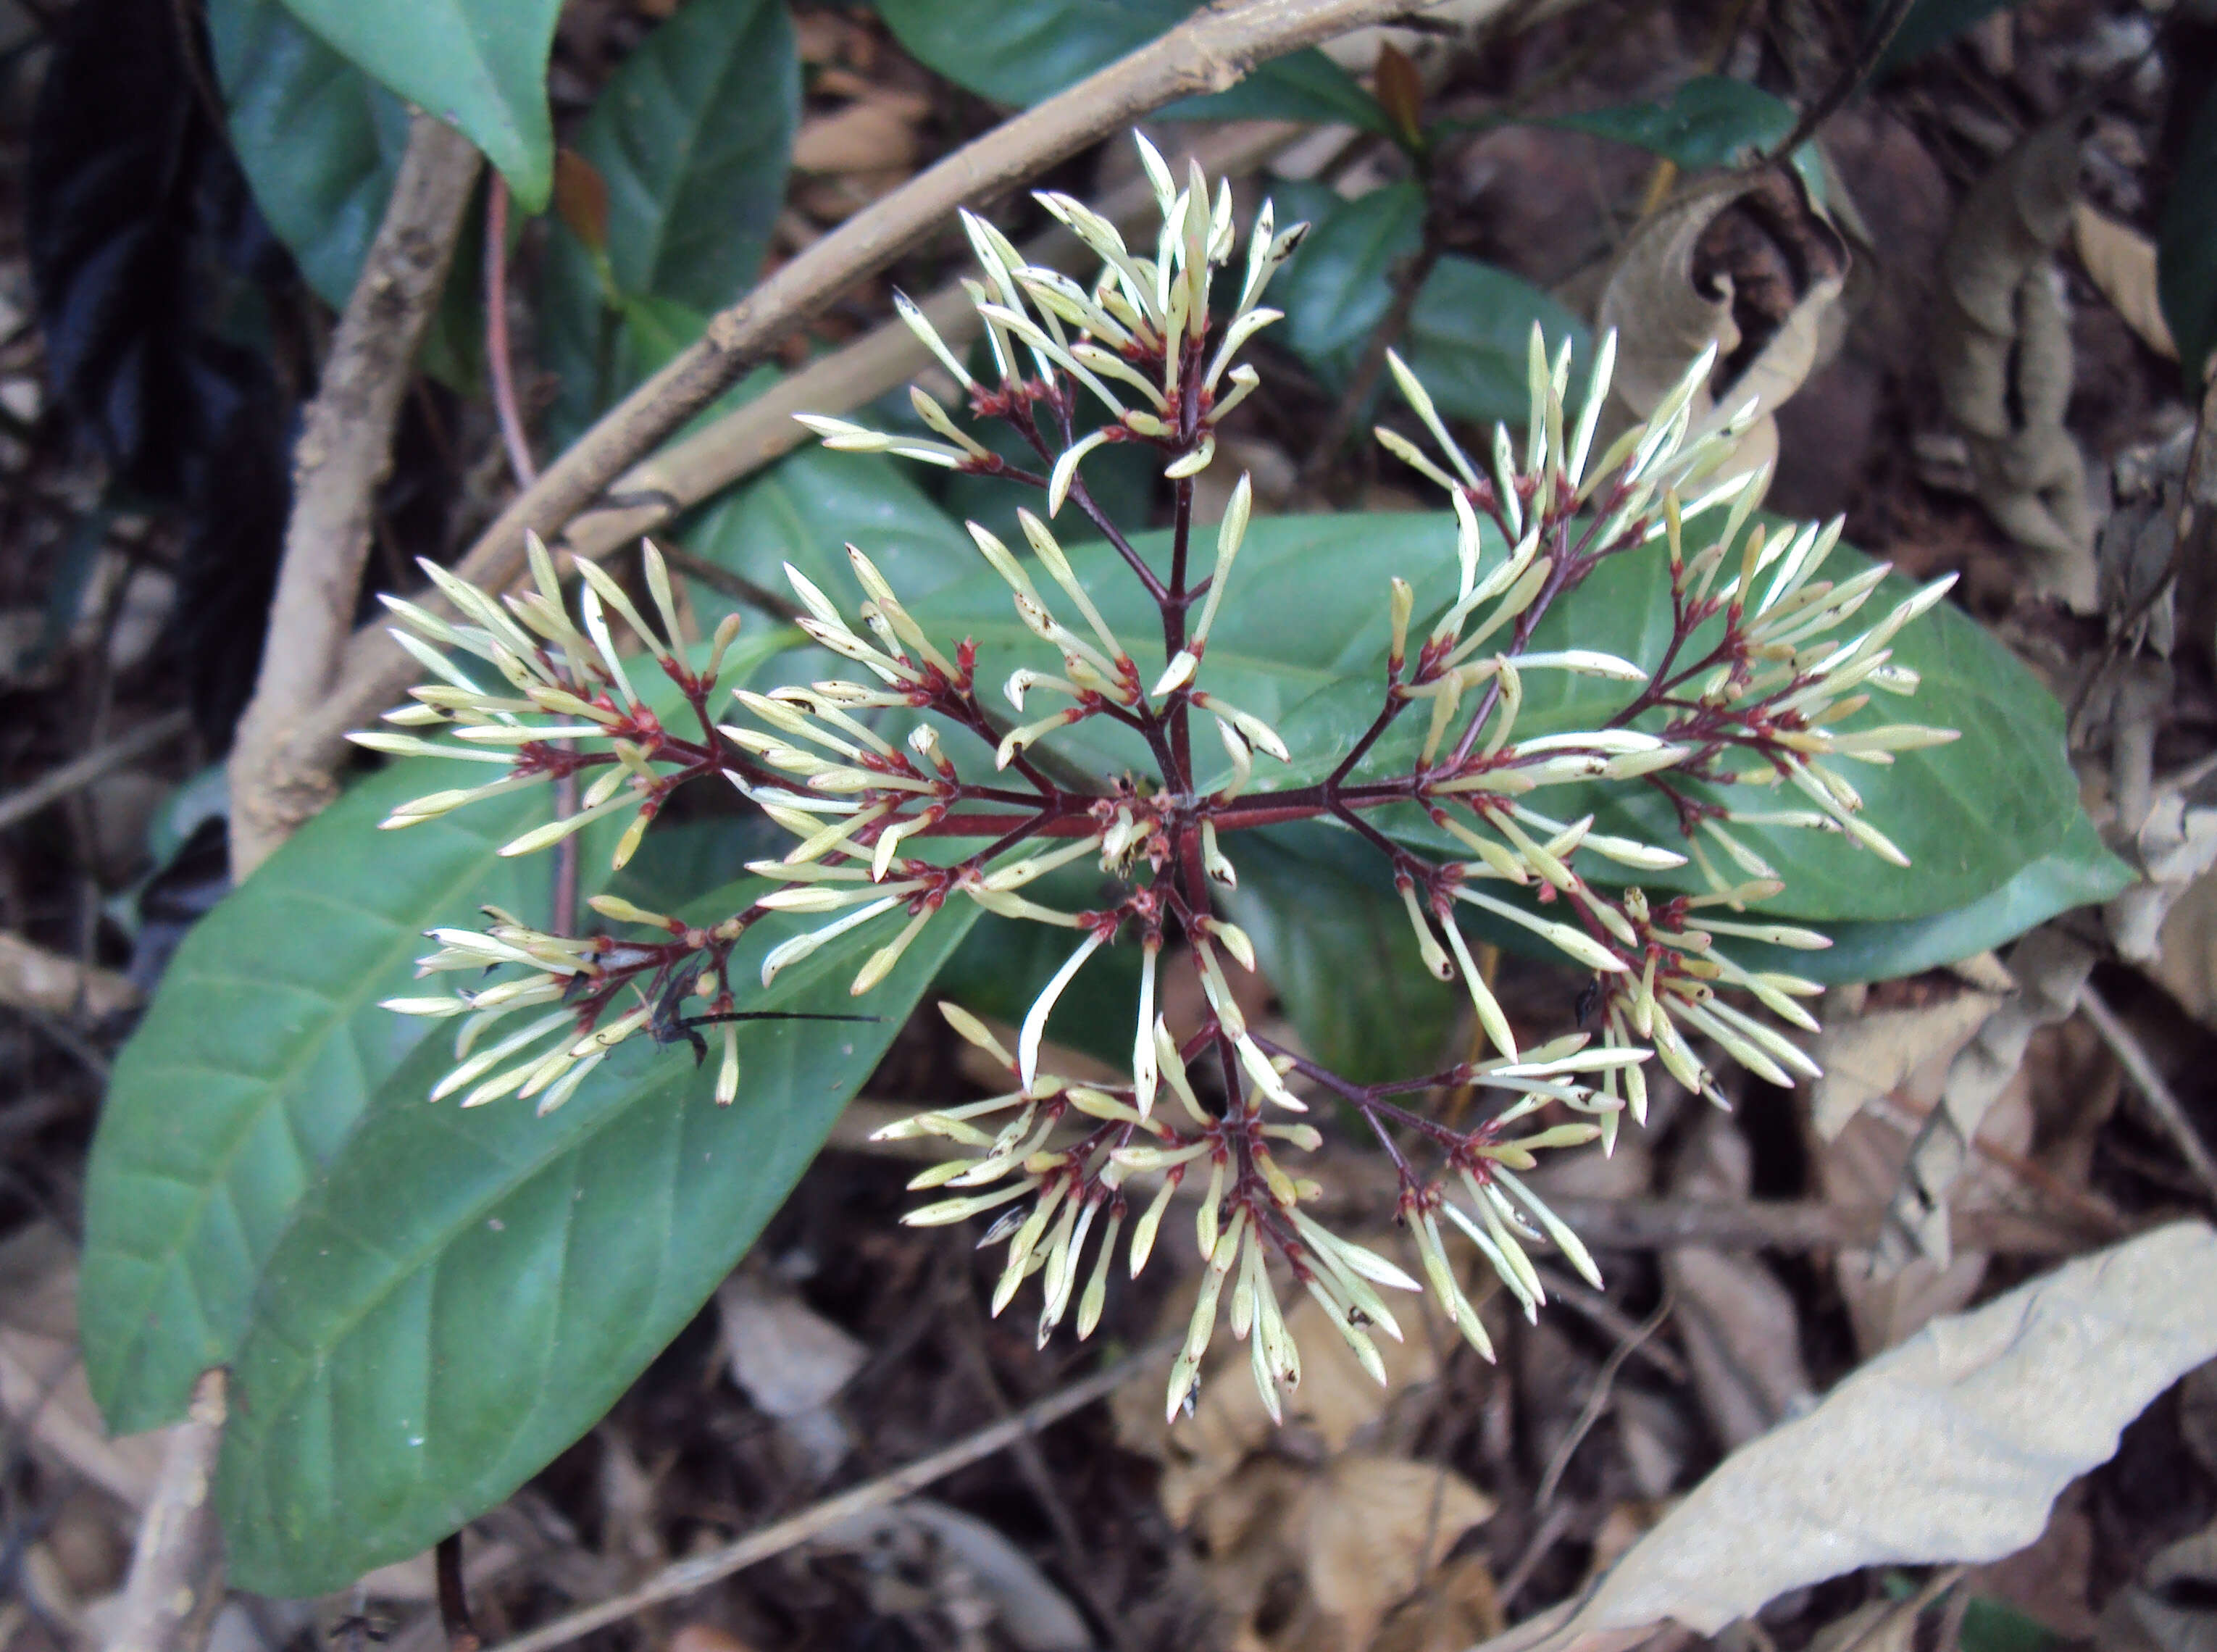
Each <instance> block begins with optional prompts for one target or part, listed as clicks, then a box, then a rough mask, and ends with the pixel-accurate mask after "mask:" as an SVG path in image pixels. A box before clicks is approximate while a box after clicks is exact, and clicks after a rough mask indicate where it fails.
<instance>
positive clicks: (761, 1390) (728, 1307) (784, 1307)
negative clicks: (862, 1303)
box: [716, 1273, 869, 1479]
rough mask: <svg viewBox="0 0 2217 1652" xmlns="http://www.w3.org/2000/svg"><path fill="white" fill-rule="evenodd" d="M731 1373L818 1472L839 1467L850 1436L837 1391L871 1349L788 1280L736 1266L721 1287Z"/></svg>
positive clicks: (718, 1296)
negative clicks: (835, 1406)
mask: <svg viewBox="0 0 2217 1652" xmlns="http://www.w3.org/2000/svg"><path fill="white" fill-rule="evenodd" d="M716 1307H717V1309H718V1311H719V1314H720V1315H721V1316H722V1320H723V1336H724V1350H725V1354H726V1358H728V1359H729V1360H730V1362H731V1370H732V1381H733V1382H734V1383H738V1386H739V1387H740V1388H741V1389H744V1391H745V1394H746V1396H747V1398H748V1399H750V1400H751V1401H753V1402H754V1405H755V1408H756V1410H758V1411H760V1412H763V1414H765V1415H768V1416H771V1417H775V1418H776V1419H777V1420H778V1426H779V1432H781V1434H783V1435H784V1436H785V1438H786V1439H787V1440H788V1441H790V1442H791V1443H792V1444H793V1445H794V1447H795V1448H796V1449H797V1450H798V1451H800V1454H801V1456H802V1457H805V1458H806V1460H807V1462H808V1464H809V1466H810V1468H811V1469H813V1471H814V1472H815V1474H816V1476H817V1477H818V1478H819V1479H821V1478H823V1477H824V1476H827V1475H829V1474H830V1473H831V1470H832V1469H836V1468H837V1467H838V1466H839V1463H840V1460H841V1459H842V1458H843V1457H845V1456H846V1455H847V1451H848V1448H849V1445H850V1444H851V1443H852V1442H851V1439H850V1438H849V1434H848V1432H847V1426H846V1424H845V1423H844V1422H843V1421H842V1420H840V1418H839V1416H838V1415H837V1413H835V1412H834V1411H833V1410H832V1409H831V1400H832V1396H834V1395H837V1393H838V1392H839V1390H840V1389H843V1388H844V1387H845V1386H846V1385H847V1381H848V1379H849V1377H853V1376H854V1374H855V1372H856V1371H857V1370H861V1365H862V1361H863V1360H864V1359H866V1358H868V1357H869V1350H868V1349H867V1348H865V1347H864V1346H862V1345H861V1343H860V1342H858V1341H856V1340H855V1339H854V1338H853V1337H851V1336H849V1334H848V1333H846V1332H845V1331H843V1330H842V1329H841V1328H840V1327H837V1326H836V1325H834V1324H832V1323H831V1321H829V1320H827V1319H825V1318H824V1316H823V1315H821V1314H818V1312H817V1311H816V1310H815V1309H812V1308H811V1307H809V1305H808V1304H807V1303H806V1302H802V1301H801V1300H800V1297H799V1296H795V1295H794V1292H793V1290H791V1289H790V1288H789V1287H787V1286H784V1285H781V1284H776V1283H775V1282H772V1281H769V1280H767V1279H764V1278H758V1277H756V1275H754V1274H751V1273H735V1274H733V1275H732V1277H731V1278H728V1279H726V1280H725V1281H724V1283H723V1284H721V1285H719V1286H718V1287H717V1289H716Z"/></svg>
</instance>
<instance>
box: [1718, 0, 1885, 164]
mask: <svg viewBox="0 0 2217 1652" xmlns="http://www.w3.org/2000/svg"><path fill="white" fill-rule="evenodd" d="M1911 5H1912V0H1886V4H1885V7H1884V9H1882V10H1881V11H1880V13H1879V15H1877V16H1876V17H1874V18H1873V19H1872V20H1871V27H1870V28H1868V29H1867V30H1865V31H1864V34H1863V39H1862V45H1861V46H1858V47H1857V48H1856V56H1855V60H1854V61H1853V62H1851V63H1850V64H1849V65H1848V66H1847V67H1846V68H1844V69H1843V70H1842V71H1840V74H1839V77H1838V78H1837V79H1836V80H1835V81H1833V83H1832V84H1831V85H1830V86H1828V87H1826V88H1825V95H1824V96H1822V97H1819V99H1818V100H1817V101H1816V102H1814V103H1813V104H1811V105H1810V106H1809V108H1807V109H1806V110H1805V111H1804V112H1803V114H1802V115H1801V118H1800V120H1799V121H1795V122H1794V130H1793V131H1791V132H1789V133H1787V134H1786V138H1785V140H1784V141H1783V142H1782V143H1779V144H1775V145H1772V146H1771V149H1770V151H1769V153H1768V154H1766V155H1764V156H1763V158H1761V159H1759V160H1757V162H1756V163H1755V164H1754V166H1753V167H1751V169H1750V170H1762V169H1763V168H1767V167H1773V166H1782V165H1784V164H1787V163H1788V162H1789V161H1791V160H1792V158H1793V157H1794V151H1795V150H1797V149H1799V148H1800V147H1801V145H1803V144H1805V143H1806V142H1808V141H1809V139H1812V138H1813V137H1815V136H1816V135H1817V132H1818V129H1819V127H1822V126H1823V125H1824V124H1825V121H1829V120H1831V118H1832V117H1833V116H1834V115H1836V114H1838V113H1839V112H1840V108H1841V106H1842V105H1843V104H1845V103H1846V102H1847V101H1848V99H1849V98H1850V97H1852V96H1855V90H1856V87H1858V86H1860V85H1862V84H1863V82H1864V81H1865V80H1867V79H1868V78H1869V77H1870V76H1871V74H1872V73H1873V71H1875V70H1876V69H1877V68H1878V65H1879V60H1880V59H1881V58H1883V57H1885V56H1886V52H1887V47H1888V46H1892V45H1893V37H1894V36H1895V35H1896V34H1899V33H1900V32H1901V26H1902V24H1904V23H1905V22H1908V21H1909V14H1910V10H1911Z"/></svg>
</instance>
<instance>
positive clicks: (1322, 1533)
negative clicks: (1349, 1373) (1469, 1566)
mask: <svg viewBox="0 0 2217 1652" xmlns="http://www.w3.org/2000/svg"><path fill="white" fill-rule="evenodd" d="M1492 1514H1493V1500H1492V1499H1491V1498H1490V1497H1488V1496H1486V1495H1485V1494H1484V1493H1483V1492H1480V1491H1479V1489H1478V1488H1476V1487H1475V1486H1473V1485H1472V1484H1471V1483H1470V1482H1468V1481H1467V1480H1465V1479H1464V1478H1463V1477H1462V1476H1461V1475H1458V1474H1456V1473H1454V1471H1452V1470H1451V1469H1442V1468H1439V1467H1437V1466H1436V1465H1434V1464H1431V1463H1411V1462H1410V1461H1408V1460H1407V1459H1405V1458H1401V1457H1363V1456H1359V1455H1357V1454H1356V1453H1354V1452H1347V1453H1343V1454H1342V1455H1341V1456H1340V1457H1337V1458H1335V1459H1334V1460H1333V1461H1332V1463H1331V1466H1330V1467H1329V1468H1327V1469H1325V1474H1324V1478H1323V1481H1322V1482H1321V1483H1320V1484H1319V1485H1318V1487H1317V1488H1316V1491H1315V1494H1314V1495H1313V1496H1312V1498H1311V1499H1310V1500H1309V1510H1308V1530H1307V1532H1306V1541H1305V1542H1304V1544H1303V1556H1302V1558H1303V1568H1302V1569H1303V1572H1304V1574H1305V1575H1306V1577H1307V1579H1308V1585H1309V1594H1310V1597H1311V1598H1312V1599H1313V1600H1314V1601H1315V1602H1316V1605H1317V1607H1318V1610H1319V1611H1321V1612H1325V1613H1326V1614H1328V1615H1329V1616H1331V1617H1333V1618H1337V1619H1339V1621H1340V1624H1341V1625H1342V1630H1343V1645H1345V1646H1346V1647H1348V1648H1349V1649H1354V1652H1360V1649H1362V1648H1364V1647H1367V1646H1368V1645H1369V1644H1370V1642H1371V1638H1372V1637H1374V1635H1375V1634H1376V1633H1377V1631H1378V1626H1379V1625H1380V1624H1382V1623H1384V1622H1385V1621H1386V1613H1387V1612H1389V1611H1391V1610H1392V1609H1393V1606H1394V1605H1395V1603H1396V1602H1398V1601H1399V1600H1400V1599H1403V1598H1404V1597H1405V1596H1406V1595H1408V1594H1409V1593H1411V1592H1412V1591H1414V1590H1415V1589H1417V1587H1420V1586H1421V1585H1422V1584H1423V1581H1424V1580H1425V1579H1426V1578H1427V1577H1428V1576H1430V1574H1431V1571H1432V1568H1434V1567H1436V1566H1437V1565H1438V1564H1439V1562H1440V1561H1441V1559H1442V1557H1443V1556H1445V1555H1446V1554H1447V1551H1448V1550H1450V1549H1452V1548H1453V1547H1454V1544H1455V1540H1456V1539H1457V1538H1461V1536H1462V1534H1463V1533H1464V1532H1466V1531H1469V1530H1470V1529H1471V1527H1473V1526H1474V1525H1479V1524H1480V1523H1481V1522H1483V1521H1485V1520H1487V1519H1491V1517H1492ZM1428 1538H1429V1539H1430V1542H1429V1544H1428V1543H1427V1539H1428Z"/></svg>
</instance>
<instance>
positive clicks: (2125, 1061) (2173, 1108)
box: [2078, 981, 2217, 1200]
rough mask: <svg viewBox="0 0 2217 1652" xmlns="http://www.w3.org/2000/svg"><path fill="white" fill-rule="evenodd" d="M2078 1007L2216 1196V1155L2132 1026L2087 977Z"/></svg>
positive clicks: (2188, 1163)
mask: <svg viewBox="0 0 2217 1652" xmlns="http://www.w3.org/2000/svg"><path fill="white" fill-rule="evenodd" d="M2078 1007H2079V1008H2080V1009H2081V1010H2083V1011H2084V1012H2085V1014H2086V1018H2087V1020H2089V1021H2090V1022H2092V1023H2093V1024H2094V1030H2095V1031H2097V1032H2098V1033H2100V1034H2101V1035H2102V1042H2103V1043H2105V1044H2107V1045H2108V1046H2109V1053H2110V1054H2111V1055H2115V1057H2116V1058H2117V1065H2118V1066H2120V1067H2123V1068H2124V1069H2125V1076H2126V1077H2127V1078H2129V1079H2130V1080H2132V1081H2133V1087H2134V1089H2136V1090H2138V1091H2139V1092H2140V1098H2141V1099H2142V1100H2143V1101H2145V1102H2146V1103H2147V1106H2148V1111H2150V1112H2151V1113H2152V1114H2154V1115H2155V1118H2156V1123H2158V1124H2160V1125H2162V1126H2163V1129H2164V1133H2165V1135H2169V1136H2170V1137H2171V1140H2172V1141H2173V1142H2176V1143H2177V1146H2178V1152H2179V1156H2180V1157H2181V1158H2183V1159H2184V1160H2186V1167H2187V1168H2188V1169H2189V1170H2190V1171H2192V1172H2194V1179H2195V1180H2196V1181H2198V1182H2200V1183H2201V1184H2202V1187H2203V1189H2204V1190H2205V1191H2207V1192H2208V1195H2209V1197H2211V1199H2212V1200H2217V1159H2213V1158H2212V1157H2211V1156H2210V1153H2209V1146H2208V1143H2207V1142H2204V1141H2202V1133H2201V1132H2200V1131H2199V1130H2197V1129H2195V1128H2194V1123H2193V1121H2192V1120H2190V1119H2189V1118H2188V1117H2187V1116H2186V1109H2185V1108H2184V1107H2183V1106H2182V1105H2180V1104H2179V1100H2178V1098H2177V1096H2175V1095H2173V1094H2172V1093H2171V1086H2169V1085H2167V1084H2165V1082H2164V1080H2163V1074H2162V1073H2158V1072H2157V1071H2156V1068H2155V1063H2154V1062H2153V1061H2150V1060H2149V1059H2148V1053H2147V1051H2146V1050H2145V1049H2142V1048H2140V1040H2139V1039H2137V1038H2135V1037H2134V1036H2133V1032H2132V1029H2131V1028H2129V1027H2127V1025H2125V1024H2124V1023H2123V1022H2121V1021H2120V1020H2118V1019H2117V1015H2116V1012H2115V1011H2114V1010H2112V1009H2111V1008H2110V1007H2109V1005H2108V1004H2106V1003H2105V1002H2103V999H2102V995H2101V994H2100V993H2097V992H2096V991H2095V990H2094V984H2093V982H2091V981H2089V982H2087V983H2086V985H2085V986H2084V987H2080V988H2079V989H2078Z"/></svg>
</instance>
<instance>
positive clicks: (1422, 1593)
mask: <svg viewBox="0 0 2217 1652" xmlns="http://www.w3.org/2000/svg"><path fill="white" fill-rule="evenodd" d="M1501 1628H1502V1618H1501V1599H1500V1595H1499V1593H1498V1590H1496V1588H1495V1587H1494V1582H1493V1568H1491V1567H1490V1566H1488V1565H1487V1564H1486V1563H1485V1556H1483V1555H1461V1556H1457V1557H1456V1558H1454V1560H1451V1561H1449V1562H1448V1563H1447V1564H1446V1565H1444V1566H1442V1567H1441V1568H1440V1569H1439V1571H1438V1573H1437V1574H1436V1575H1435V1576H1434V1577H1433V1578H1432V1580H1431V1581H1430V1582H1429V1583H1427V1584H1426V1585H1425V1586H1424V1587H1423V1588H1422V1589H1419V1590H1418V1591H1417V1593H1415V1594H1414V1595H1412V1596H1411V1597H1410V1599H1406V1600H1405V1601H1403V1602H1402V1603H1401V1604H1400V1605H1399V1606H1396V1607H1395V1608H1394V1609H1393V1615H1392V1616H1391V1617H1389V1618H1386V1622H1385V1624H1384V1626H1383V1627H1382V1628H1380V1630H1379V1631H1378V1634H1377V1636H1376V1637H1375V1638H1374V1639H1373V1640H1372V1641H1371V1643H1370V1652H1463V1649H1465V1648H1466V1647H1470V1646H1475V1645H1476V1644H1477V1643H1479V1642H1480V1641H1482V1640H1485V1639H1486V1638H1487V1637H1490V1636H1494V1635H1498V1634H1499V1633H1501Z"/></svg>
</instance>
